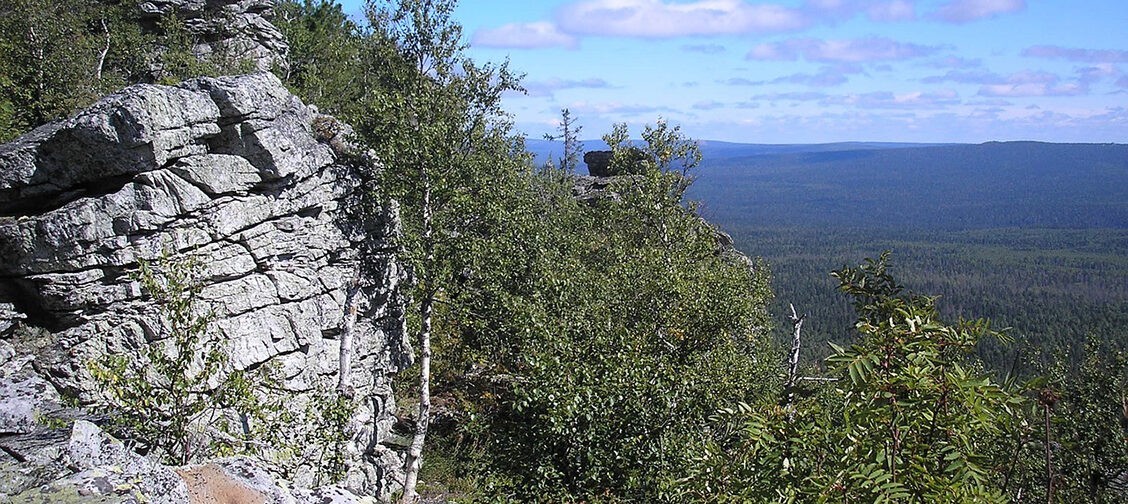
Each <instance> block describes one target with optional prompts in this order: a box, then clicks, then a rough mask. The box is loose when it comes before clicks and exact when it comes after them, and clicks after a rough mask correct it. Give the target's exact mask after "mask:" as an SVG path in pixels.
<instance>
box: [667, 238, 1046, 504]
mask: <svg viewBox="0 0 1128 504" xmlns="http://www.w3.org/2000/svg"><path fill="white" fill-rule="evenodd" d="M887 263H888V254H883V255H882V256H881V257H880V258H879V259H876V260H867V261H866V263H865V264H863V265H862V266H860V267H847V268H843V269H841V270H839V271H835V272H834V273H833V276H834V277H835V278H837V279H838V280H839V282H840V286H839V290H841V291H842V292H845V293H847V294H849V295H850V296H851V297H853V299H854V305H855V309H856V311H857V313H858V322H857V324H856V326H855V327H856V330H857V332H858V335H859V340H858V341H857V343H855V344H853V345H851V346H849V347H848V348H843V347H837V346H836V347H835V354H834V355H833V356H831V357H830V358H829V359H828V360H827V362H828V363H829V364H830V367H831V375H832V377H833V378H836V379H837V380H836V381H835V382H834V383H835V385H834V386H833V387H827V388H824V389H823V390H821V391H816V394H815V395H813V396H811V397H807V398H804V399H803V400H802V402H800V403H799V404H798V405H797V408H796V412H795V415H794V416H791V415H789V414H788V413H789V412H787V411H785V410H784V409H783V408H780V407H778V406H776V405H767V404H765V405H758V406H753V405H740V406H739V407H738V408H734V409H729V410H726V411H724V412H722V414H721V415H718V417H716V418H715V419H714V421H715V425H714V436H713V441H712V443H711V445H710V446H709V448H708V449H707V450H706V451H705V453H704V455H703V456H701V457H700V458H699V461H700V463H701V465H700V466H699V467H698V468H696V469H695V471H694V472H693V473H692V474H691V476H690V477H689V478H687V479H686V480H684V481H683V483H684V484H685V488H686V489H687V493H688V495H689V496H692V497H699V498H704V497H705V496H706V495H707V494H709V493H715V494H717V495H721V496H723V498H724V499H728V500H742V499H751V500H754V501H759V502H765V501H773V500H776V501H781V502H783V501H795V500H799V501H819V502H823V501H829V500H833V501H840V500H841V501H845V502H893V501H906V502H1005V501H1006V500H1007V493H1006V492H1007V488H1006V481H1007V478H1006V476H1005V471H1006V468H1007V467H1009V466H1010V465H1013V462H1014V461H1013V459H1012V457H1013V452H1012V453H1007V452H1005V451H1000V450H998V449H997V446H1000V445H1003V444H1008V445H1011V443H1002V441H1005V440H1008V439H1011V438H1013V437H1014V435H1015V434H1016V433H1020V432H1022V431H1023V430H1024V429H1025V427H1024V425H1023V417H1022V415H1021V410H1022V407H1023V405H1024V404H1025V399H1024V398H1023V396H1022V395H1020V394H1018V393H1015V392H1012V391H1010V390H1009V389H1008V388H1006V387H1004V386H1003V385H1001V384H999V383H997V382H995V381H994V380H992V379H991V378H990V377H989V376H987V375H986V374H985V373H983V372H981V371H980V370H979V369H980V368H979V367H978V365H977V363H976V362H974V361H973V360H972V359H971V358H970V356H971V355H972V352H973V350H974V348H975V345H976V344H977V343H978V342H979V341H980V339H982V338H986V337H996V338H997V337H1001V335H1000V334H999V333H996V332H994V331H991V329H990V327H989V325H988V324H987V322H985V321H961V322H959V323H956V324H945V323H943V322H941V321H939V320H938V319H937V317H938V315H937V312H936V309H935V306H934V303H933V299H932V298H928V297H923V296H916V295H912V294H909V293H906V292H905V291H904V289H903V288H902V287H901V286H900V285H899V284H898V283H897V282H896V281H895V280H894V279H893V277H892V276H891V275H890V274H889V273H888V271H887ZM724 499H722V500H724Z"/></svg>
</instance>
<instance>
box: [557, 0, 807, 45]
mask: <svg viewBox="0 0 1128 504" xmlns="http://www.w3.org/2000/svg"><path fill="white" fill-rule="evenodd" d="M556 19H557V24H558V26H559V27H560V28H561V29H562V30H563V31H564V32H565V33H571V34H583V35H612V36H627V37H647V38H663V37H679V36H686V35H732V34H744V33H771V32H782V31H790V30H797V29H800V28H804V27H806V26H808V25H809V20H807V19H806V18H805V17H804V16H803V15H802V13H801V12H800V11H799V10H797V9H792V8H788V7H784V6H782V5H774V4H762V5H753V4H749V3H747V2H745V1H743V0H697V1H693V2H688V3H684V2H669V1H665V0H586V1H582V2H578V3H575V4H571V5H567V6H565V7H563V8H561V9H560V10H559V11H557V16H556Z"/></svg>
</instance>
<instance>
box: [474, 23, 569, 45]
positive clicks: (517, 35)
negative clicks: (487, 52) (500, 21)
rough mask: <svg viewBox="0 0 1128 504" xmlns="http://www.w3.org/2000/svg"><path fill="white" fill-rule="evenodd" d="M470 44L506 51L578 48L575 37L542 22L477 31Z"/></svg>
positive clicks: (512, 24)
mask: <svg viewBox="0 0 1128 504" xmlns="http://www.w3.org/2000/svg"><path fill="white" fill-rule="evenodd" d="M471 43H472V44H473V45H475V46H477V47H501V48H508V49H540V48H545V47H564V48H568V49H575V48H576V47H578V46H579V42H578V41H577V40H576V37H573V36H571V35H568V34H566V33H562V32H561V31H560V30H559V29H558V28H557V27H556V25H554V24H552V23H549V22H544V21H541V22H536V23H510V24H507V25H502V26H500V27H497V28H487V29H482V30H478V31H477V32H475V33H474V38H473V39H472V41H471Z"/></svg>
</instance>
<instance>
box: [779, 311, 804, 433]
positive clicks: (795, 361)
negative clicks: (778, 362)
mask: <svg viewBox="0 0 1128 504" xmlns="http://www.w3.org/2000/svg"><path fill="white" fill-rule="evenodd" d="M788 306H790V307H791V317H790V318H791V327H792V329H793V330H794V332H793V333H792V335H791V353H790V354H789V355H788V357H787V383H785V384H784V392H785V393H786V394H787V403H786V405H785V407H786V409H787V416H788V418H790V417H791V416H792V415H793V414H794V407H795V382H796V381H797V380H798V379H799V376H798V375H799V347H800V343H801V338H800V333H801V332H802V331H803V320H805V319H806V318H807V315H806V314H803V316H802V317H800V316H799V314H798V313H797V312H796V311H795V305H788Z"/></svg>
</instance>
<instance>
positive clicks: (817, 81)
mask: <svg viewBox="0 0 1128 504" xmlns="http://www.w3.org/2000/svg"><path fill="white" fill-rule="evenodd" d="M864 72H865V69H863V68H862V66H861V65H857V64H848V63H844V64H838V65H828V66H824V67H822V68H820V69H819V71H818V72H816V73H813V74H810V73H796V74H791V75H785V76H783V77H778V78H775V79H772V80H770V81H767V83H768V84H799V85H803V86H814V87H831V86H838V85H841V84H845V83H846V82H847V81H849V80H850V79H849V77H848V76H849V75H851V74H860V73H864Z"/></svg>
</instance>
